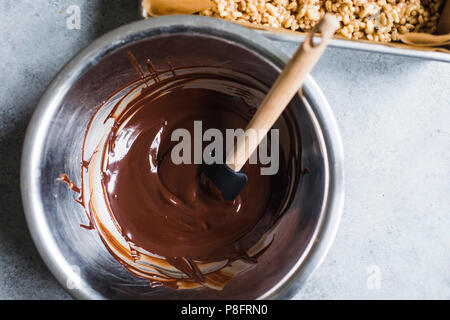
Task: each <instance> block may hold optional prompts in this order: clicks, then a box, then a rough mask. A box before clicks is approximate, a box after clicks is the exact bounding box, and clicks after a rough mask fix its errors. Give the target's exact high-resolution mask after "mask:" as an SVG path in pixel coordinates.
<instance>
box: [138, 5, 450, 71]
mask: <svg viewBox="0 0 450 320" xmlns="http://www.w3.org/2000/svg"><path fill="white" fill-rule="evenodd" d="M139 14H140V17H141V18H144V19H151V18H148V17H147V15H146V12H145V10H144V8H143V7H142V0H140V1H139ZM211 19H217V18H211ZM254 30H255V32H258V33H261V34H262V35H264V36H265V37H266V38H269V39H271V40H275V41H283V42H294V43H301V42H303V40H304V39H305V35H304V34H302V33H300V32H299V33H298V35H297V34H293V33H282V32H272V31H267V30H258V29H254ZM328 46H329V47H334V48H341V49H348V50H358V51H367V52H374V53H382V54H391V55H397V56H404V57H414V58H419V59H425V60H434V61H442V62H447V63H450V53H445V52H435V51H424V50H420V49H412V48H411V49H410V48H398V47H392V46H389V45H385V44H378V43H369V42H365V41H356V40H345V39H336V38H335V39H331V40H330V41H329V44H328Z"/></svg>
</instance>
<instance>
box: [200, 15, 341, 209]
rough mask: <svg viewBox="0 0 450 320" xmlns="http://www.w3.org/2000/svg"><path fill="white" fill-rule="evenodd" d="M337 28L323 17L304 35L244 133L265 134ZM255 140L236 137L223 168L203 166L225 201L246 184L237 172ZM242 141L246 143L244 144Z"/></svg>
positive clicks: (255, 146) (219, 165)
mask: <svg viewBox="0 0 450 320" xmlns="http://www.w3.org/2000/svg"><path fill="white" fill-rule="evenodd" d="M338 26H339V23H338V21H337V19H336V18H335V17H334V16H333V15H330V14H326V15H325V16H324V17H323V18H322V20H321V21H320V22H319V23H318V24H317V25H316V27H315V28H314V30H312V32H310V33H308V34H307V36H306V38H305V41H304V42H303V43H302V45H301V46H300V48H299V49H298V50H297V52H296V53H295V54H294V56H293V57H292V59H291V60H290V61H289V62H288V63H287V65H286V67H285V68H284V69H283V71H282V72H281V74H280V75H279V77H278V78H277V80H276V81H275V83H274V85H273V86H272V88H271V89H270V91H269V93H268V94H267V95H266V97H265V98H264V100H263V102H262V103H261V105H260V106H259V108H258V110H257V111H256V113H255V114H254V116H253V118H252V119H251V120H250V122H249V124H248V126H247V128H246V130H256V132H268V131H269V130H270V128H272V126H273V125H274V123H275V122H276V121H277V119H278V118H279V117H280V115H281V113H282V112H283V110H284V109H285V108H286V107H287V105H288V104H289V102H290V101H291V100H292V98H293V97H294V95H295V94H296V93H297V92H298V91H299V89H300V88H301V86H302V84H303V81H304V79H305V77H306V75H307V74H308V72H310V71H311V70H312V69H313V67H314V66H315V64H316V63H317V61H318V60H319V58H320V56H321V55H322V53H323V52H324V50H325V48H326V47H327V45H328V40H329V39H330V38H331V37H332V36H333V35H334V33H335V32H336V29H337V28H338ZM314 33H320V34H321V41H320V43H315V41H314V40H315V39H314ZM261 130H262V131H261ZM257 136H258V137H257V139H256V140H255V139H253V140H255V141H252V140H251V139H246V138H245V135H241V136H239V137H238V139H237V142H236V144H235V146H234V152H230V153H229V154H228V155H227V157H226V161H225V163H224V164H217V163H215V164H212V165H208V166H206V167H205V168H204V170H203V173H204V174H205V175H206V177H208V178H209V180H210V181H211V182H212V184H213V185H214V186H215V187H216V188H217V189H218V191H220V193H221V194H222V197H223V199H224V200H225V201H232V200H234V199H235V198H236V197H237V196H238V195H239V194H240V193H241V191H242V189H243V188H244V187H245V186H246V185H247V183H248V178H247V176H246V175H245V173H243V172H241V169H242V167H243V166H244V164H245V163H246V162H247V160H248V159H249V157H250V156H251V154H252V153H253V152H254V151H255V150H256V149H257V147H258V145H259V144H260V143H261V141H262V140H263V139H264V135H262V136H261V135H257ZM246 140H250V141H248V143H247V141H246Z"/></svg>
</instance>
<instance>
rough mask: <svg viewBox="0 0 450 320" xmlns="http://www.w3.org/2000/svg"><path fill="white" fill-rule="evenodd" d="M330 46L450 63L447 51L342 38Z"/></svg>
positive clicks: (296, 38)
mask: <svg viewBox="0 0 450 320" xmlns="http://www.w3.org/2000/svg"><path fill="white" fill-rule="evenodd" d="M255 31H256V32H259V33H262V34H263V35H264V36H265V37H267V38H269V39H271V40H276V41H288V42H298V43H300V42H303V40H304V38H305V36H304V35H302V34H299V35H293V34H282V33H275V32H270V31H265V30H255ZM328 46H330V47H335V48H342V49H349V50H359V51H368V52H376V53H384V54H393V55H397V56H405V57H415V58H420V59H426V60H435V61H443V62H448V63H450V53H445V52H432V51H422V50H416V49H403V48H395V47H390V46H387V45H382V44H376V43H374V44H372V43H365V42H358V41H350V40H341V39H331V40H330V41H329V42H328Z"/></svg>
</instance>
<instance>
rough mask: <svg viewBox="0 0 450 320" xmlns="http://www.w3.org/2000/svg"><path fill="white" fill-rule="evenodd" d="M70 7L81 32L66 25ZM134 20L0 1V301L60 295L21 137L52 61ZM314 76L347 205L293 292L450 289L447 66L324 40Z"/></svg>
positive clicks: (126, 12)
mask: <svg viewBox="0 0 450 320" xmlns="http://www.w3.org/2000/svg"><path fill="white" fill-rule="evenodd" d="M71 5H78V6H79V7H80V8H81V29H80V30H76V29H74V30H69V29H68V28H67V25H66V19H67V18H68V17H69V16H70V14H68V13H67V11H66V10H67V8H68V7H69V6H71ZM136 19H137V4H136V1H129V0H121V1H106V0H101V1H87V0H70V1H67V0H60V1H57V0H36V1H31V0H29V1H14V0H2V1H1V2H0V44H1V45H0V152H1V161H2V166H1V167H0V207H1V208H2V210H1V213H0V299H69V298H70V296H69V295H68V294H67V293H65V291H64V290H63V289H62V288H61V287H60V286H59V284H58V283H57V282H56V281H55V280H54V278H53V277H52V275H51V274H50V272H49V271H48V269H47V268H46V266H45V265H44V263H43V262H42V260H41V258H40V257H39V254H38V253H37V251H36V249H35V247H34V244H33V242H32V240H31V237H30V235H29V232H28V230H27V227H26V223H25V218H24V214H23V209H22V205H21V199H20V191H19V161H20V151H21V144H22V141H23V137H24V132H25V128H26V125H27V123H28V121H29V119H30V117H31V113H32V111H33V109H34V107H35V105H36V103H37V101H38V100H39V97H40V95H41V94H42V92H43V90H44V89H45V87H46V86H47V85H48V83H49V82H50V81H51V79H52V78H53V76H54V75H55V74H56V72H57V71H58V70H59V69H60V68H61V67H62V65H63V64H64V63H65V62H67V61H68V59H70V57H72V56H73V55H74V54H75V53H77V52H78V50H79V49H80V48H82V47H84V46H86V45H87V44H89V43H90V42H91V41H92V40H93V39H95V38H96V37H98V36H99V35H101V34H103V33H105V32H106V31H108V30H111V29H113V28H115V27H118V26H120V25H123V24H125V23H127V22H130V21H133V20H136ZM273 44H274V46H280V47H281V48H282V49H283V50H284V51H286V52H287V53H292V52H293V51H294V50H295V47H296V46H295V44H289V43H278V42H274V43H273ZM312 74H313V77H314V79H315V80H316V81H317V83H318V84H319V86H320V87H321V88H322V90H323V91H324V92H325V95H326V96H327V98H328V101H329V102H330V104H331V106H332V108H333V110H334V113H335V116H336V118H337V120H338V124H339V127H340V130H341V134H342V138H343V142H344V149H345V155H346V159H345V169H346V203H345V209H344V215H343V219H342V222H341V226H340V228H339V231H338V234H337V237H336V240H335V242H334V244H333V247H332V248H331V250H330V253H329V254H328V256H327V257H326V259H325V261H324V263H323V264H322V266H321V267H320V268H319V269H318V271H317V272H316V273H315V274H314V276H313V277H312V278H311V279H310V281H309V282H308V283H307V284H306V286H305V287H304V288H303V289H302V290H301V291H300V292H299V293H298V295H297V298H300V299H317V298H319V299H320V298H329V299H342V298H362V299H366V298H376V299H378V298H381V299H390V298H400V299H404V298H413V299H415V298H437V299H450V250H449V248H450V231H449V230H450V179H449V177H450V64H445V63H439V62H431V61H422V60H418V59H413V58H404V57H396V56H386V55H381V54H372V53H364V52H352V51H347V50H343V49H329V50H328V51H327V52H326V54H325V55H324V57H322V59H321V60H320V62H319V64H318V66H317V67H316V68H315V70H314V71H313V73H312Z"/></svg>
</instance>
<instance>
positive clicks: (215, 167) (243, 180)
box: [203, 163, 248, 201]
mask: <svg viewBox="0 0 450 320" xmlns="http://www.w3.org/2000/svg"><path fill="white" fill-rule="evenodd" d="M203 174H204V175H205V176H206V177H207V178H208V179H209V180H210V181H211V182H212V183H213V185H214V186H215V187H216V188H217V190H219V191H220V193H221V194H222V197H223V199H224V200H225V201H233V200H234V199H236V197H237V196H238V195H239V194H240V193H241V191H242V189H244V187H245V186H246V185H247V183H248V178H247V175H246V174H245V173H243V172H241V171H239V172H235V171H234V170H233V169H231V168H230V167H229V166H227V165H226V164H216V163H214V164H211V165H206V166H205V167H204V168H203Z"/></svg>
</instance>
